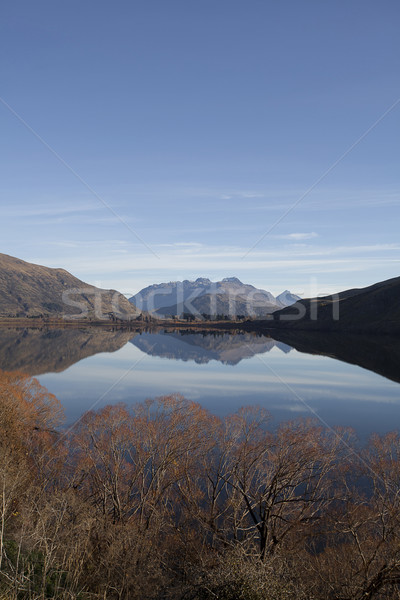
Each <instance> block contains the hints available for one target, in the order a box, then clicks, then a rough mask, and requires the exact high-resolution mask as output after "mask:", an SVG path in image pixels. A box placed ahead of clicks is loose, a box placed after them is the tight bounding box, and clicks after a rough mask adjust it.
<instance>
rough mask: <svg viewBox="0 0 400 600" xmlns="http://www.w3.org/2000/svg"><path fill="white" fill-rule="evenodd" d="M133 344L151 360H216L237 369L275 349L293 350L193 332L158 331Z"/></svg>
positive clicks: (243, 337)
mask: <svg viewBox="0 0 400 600" xmlns="http://www.w3.org/2000/svg"><path fill="white" fill-rule="evenodd" d="M131 343H132V344H134V345H135V346H136V347H137V348H139V349H140V350H142V352H146V354H149V355H151V356H160V357H163V358H170V359H175V360H183V361H194V362H196V363H199V364H205V363H208V362H210V361H211V360H216V361H218V362H221V363H223V364H225V365H237V364H238V363H239V362H240V361H241V360H243V359H246V358H252V357H253V356H254V355H255V354H263V353H265V352H269V351H270V350H272V349H273V348H275V347H277V348H279V349H280V350H281V351H282V352H284V353H285V354H286V353H288V352H290V350H291V348H290V346H288V345H287V344H284V343H282V342H276V341H275V340H273V339H272V338H270V337H267V336H256V335H254V334H251V333H241V334H236V335H232V334H230V333H222V332H213V333H211V332H210V333H207V334H206V335H203V334H201V333H193V332H192V331H156V332H145V333H141V334H140V335H136V336H135V337H134V338H132V339H131Z"/></svg>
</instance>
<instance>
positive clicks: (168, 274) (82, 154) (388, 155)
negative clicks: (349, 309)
mask: <svg viewBox="0 0 400 600" xmlns="http://www.w3.org/2000/svg"><path fill="white" fill-rule="evenodd" d="M399 19H400V4H399V3H398V1H397V0H383V1H382V2H379V3H378V2H376V1H370V0H354V1H353V0H350V1H344V0H338V1H336V2H321V0H302V1H299V0H287V1H285V2H275V1H271V0H247V1H246V2H244V1H243V0H240V1H239V0H201V2H200V1H197V2H195V1H194V0H146V1H139V0H130V1H127V0H116V1H115V2H109V1H107V2H105V1H104V0H96V2H94V1H87V2H82V1H81V0H80V1H79V2H78V1H76V0H69V1H68V2H57V1H54V0H51V1H43V0H37V1H36V2H31V1H27V0H20V1H18V2H11V1H9V0H4V2H2V4H1V8H0V65H1V89H0V131H1V138H0V165H1V167H0V169H1V175H0V202H1V208H0V214H1V220H0V240H1V244H0V252H2V253H5V254H10V255H12V256H16V257H18V258H21V259H23V260H27V261H29V262H34V263H37V264H42V265H46V266H48V267H62V268H64V269H67V270H68V271H70V272H71V273H72V274H74V275H75V276H77V277H79V278H80V279H82V280H84V281H86V282H88V283H91V284H94V285H98V286H100V287H105V288H113V289H118V290H119V291H121V292H122V293H125V294H128V295H133V294H135V293H136V292H138V291H139V290H140V289H141V288H143V287H145V286H147V285H149V284H152V283H160V282H168V281H175V280H182V279H196V278H197V277H209V278H210V279H212V280H220V279H222V278H223V277H232V276H236V277H238V278H240V279H241V280H242V281H244V282H245V283H251V284H253V285H255V286H257V287H261V288H263V289H267V290H269V291H271V292H272V293H274V294H278V293H280V292H282V291H283V290H284V289H290V290H291V291H292V292H294V293H297V294H299V295H301V296H314V295H318V294H326V293H331V292H335V291H339V290H343V289H347V288H351V287H363V286H366V285H370V284H372V283H375V282H377V281H381V280H384V279H388V278H391V277H397V276H399V275H400V239H399V217H400V185H399V176H400V168H399V166H400V165H399V158H400V150H399V139H400V135H399V125H400V36H399V35H398V24H399Z"/></svg>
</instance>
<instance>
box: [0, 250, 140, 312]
mask: <svg viewBox="0 0 400 600" xmlns="http://www.w3.org/2000/svg"><path fill="white" fill-rule="evenodd" d="M138 314H139V313H138V311H137V309H136V307H135V306H134V305H133V304H132V303H130V302H129V301H128V300H127V299H126V298H125V297H124V296H123V295H122V294H120V293H119V292H116V291H115V290H102V289H100V288H96V287H95V286H92V285H89V284H87V283H85V282H83V281H81V280H80V279H77V278H76V277H74V276H73V275H71V274H70V273H68V271H65V270H64V269H50V268H48V267H43V266H40V265H35V264H32V263H28V262H25V261H23V260H20V259H18V258H14V257H12V256H8V255H6V254H0V318H1V317H3V318H4V317H39V316H42V317H66V318H71V317H74V316H75V317H76V316H78V315H81V317H84V316H86V317H88V318H97V319H101V318H109V317H111V315H113V316H114V317H117V318H123V319H127V318H134V317H135V316H137V315H138Z"/></svg>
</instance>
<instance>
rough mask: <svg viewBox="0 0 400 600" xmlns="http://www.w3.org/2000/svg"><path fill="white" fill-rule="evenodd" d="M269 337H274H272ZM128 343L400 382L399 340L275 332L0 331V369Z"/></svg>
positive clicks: (57, 361)
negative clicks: (313, 358) (347, 370)
mask: <svg viewBox="0 0 400 600" xmlns="http://www.w3.org/2000/svg"><path fill="white" fill-rule="evenodd" d="M272 336H273V337H272ZM128 342H130V343H131V344H133V345H134V346H136V347H137V348H138V349H140V350H141V351H142V352H144V353H146V354H148V355H150V356H155V357H162V358H167V359H175V360H181V361H192V362H195V363H197V364H206V363H208V362H210V361H218V362H220V363H222V364H224V365H237V364H238V363H240V362H241V361H242V360H245V359H249V358H251V357H253V356H255V355H260V354H264V353H267V352H270V351H271V350H273V349H274V348H277V349H279V350H280V351H282V352H283V353H288V352H290V351H291V350H292V349H295V350H297V351H298V352H304V353H307V354H316V355H322V356H327V357H330V358H335V359H338V360H341V361H344V362H347V363H350V364H354V365H358V366H360V367H363V368H365V369H368V370H370V371H374V372H375V373H378V374H379V375H382V376H384V377H386V378H388V379H392V380H393V381H396V382H400V339H399V338H397V337H396V338H395V337H391V336H376V335H371V336H366V335H358V334H357V335H356V334H352V335H348V334H343V333H340V334H339V333H327V332H324V333H314V332H301V331H296V332H291V331H288V330H284V331H283V330H274V331H271V332H270V335H264V334H258V333H254V332H253V333H251V332H238V331H236V332H235V333H229V332H224V331H194V330H189V329H188V330H161V329H160V330H152V331H134V330H133V331H132V330H129V329H113V328H112V327H110V328H106V327H104V328H103V327H101V328H100V327H97V328H96V327H87V328H68V329H55V328H0V369H3V370H6V371H14V370H19V371H22V372H24V373H26V374H28V375H41V374H44V373H58V372H61V371H64V370H65V369H67V368H69V367H71V366H72V365H73V364H75V363H77V362H79V361H81V360H83V359H85V358H88V357H90V356H93V355H95V354H98V353H101V352H115V351H117V350H119V349H120V348H122V347H123V346H125V345H126V344H127V343H128Z"/></svg>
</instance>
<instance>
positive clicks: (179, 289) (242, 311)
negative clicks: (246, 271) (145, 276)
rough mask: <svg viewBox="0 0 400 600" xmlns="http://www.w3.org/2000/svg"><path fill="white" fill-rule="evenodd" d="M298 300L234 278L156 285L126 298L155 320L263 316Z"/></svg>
mask: <svg viewBox="0 0 400 600" xmlns="http://www.w3.org/2000/svg"><path fill="white" fill-rule="evenodd" d="M298 300H300V298H299V296H295V295H294V294H292V293H291V292H289V291H288V290H285V291H284V292H282V294H280V295H279V296H277V297H275V296H273V295H272V294H271V292H267V291H266V290H263V289H258V288H256V287H254V286H253V285H250V284H245V283H242V282H241V281H240V280H239V279H237V277H226V278H225V279H222V281H211V280H210V279H207V278H204V277H199V278H198V279H196V280H195V281H189V280H187V279H185V280H184V281H170V282H169V283H159V284H154V285H150V286H148V287H146V288H144V289H142V290H141V291H140V292H138V293H137V294H135V295H134V296H132V298H130V302H133V303H134V304H135V306H137V307H138V308H139V309H141V310H143V311H146V312H149V313H150V314H153V315H155V316H159V317H165V316H173V315H178V316H181V315H183V314H190V315H194V316H196V315H209V316H210V317H215V316H217V315H228V316H230V317H236V316H239V315H242V316H244V317H263V316H266V315H268V314H271V313H273V312H274V311H276V310H279V309H282V308H284V307H286V306H290V305H291V304H293V303H294V302H296V301H298Z"/></svg>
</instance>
